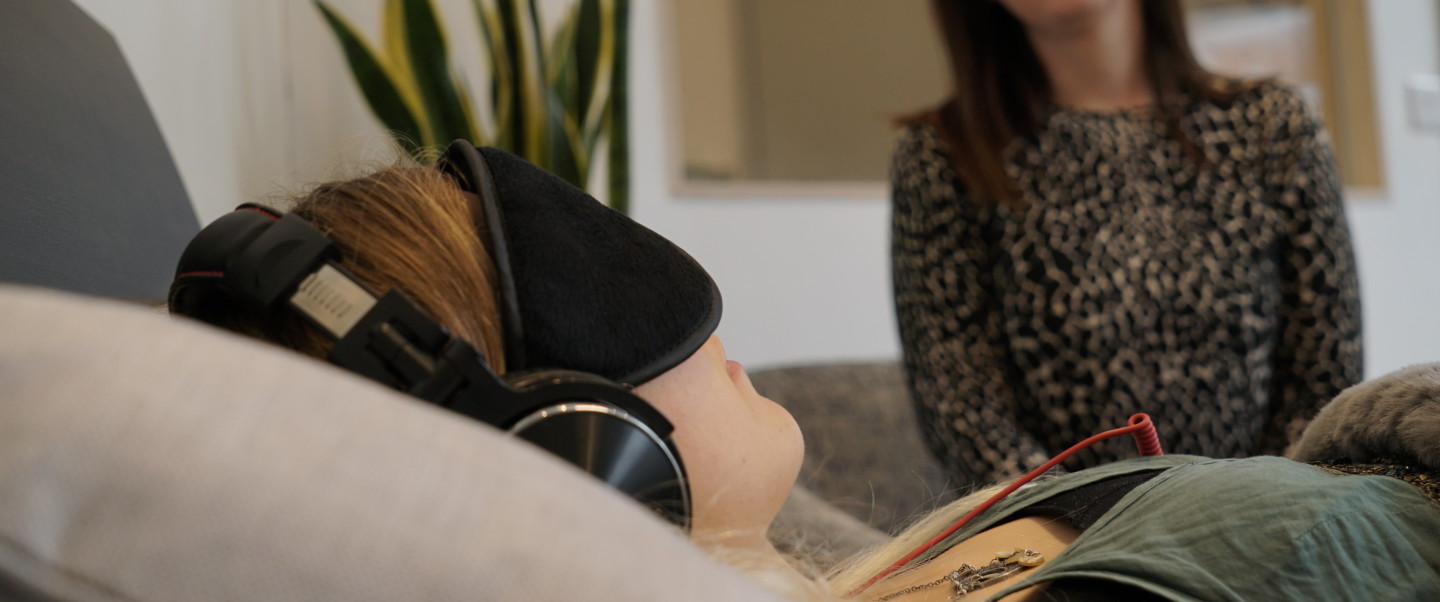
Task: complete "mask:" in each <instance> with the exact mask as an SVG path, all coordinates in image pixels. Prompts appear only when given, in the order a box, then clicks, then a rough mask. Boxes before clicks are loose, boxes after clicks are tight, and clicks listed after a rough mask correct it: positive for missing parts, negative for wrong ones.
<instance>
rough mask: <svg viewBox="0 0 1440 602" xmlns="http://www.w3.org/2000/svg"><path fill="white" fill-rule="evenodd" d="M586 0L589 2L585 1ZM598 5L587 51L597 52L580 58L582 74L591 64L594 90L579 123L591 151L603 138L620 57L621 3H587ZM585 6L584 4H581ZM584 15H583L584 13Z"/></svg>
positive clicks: (599, 0)
mask: <svg viewBox="0 0 1440 602" xmlns="http://www.w3.org/2000/svg"><path fill="white" fill-rule="evenodd" d="M583 1H586V0H582V2H583ZM588 1H591V2H593V3H594V5H595V11H596V12H595V15H594V17H593V20H594V21H595V23H596V26H595V27H594V28H593V29H594V35H595V36H596V39H595V45H594V46H593V48H590V49H588V50H589V51H592V52H594V54H593V55H592V56H588V57H587V56H581V57H580V64H581V66H582V71H583V69H584V65H586V64H589V65H592V68H593V71H592V72H591V76H590V77H591V79H592V83H591V89H590V90H589V92H588V93H587V94H586V95H585V96H583V97H582V98H584V99H585V103H586V104H585V106H584V107H583V108H582V110H583V111H584V113H582V117H581V119H580V123H581V124H582V127H583V128H584V130H583V132H582V133H581V137H582V139H583V140H584V141H585V144H586V146H587V147H589V148H592V149H593V148H594V147H595V145H596V144H598V141H599V139H600V134H601V123H602V121H603V120H604V119H605V114H606V113H607V112H608V111H609V110H610V103H611V91H610V90H611V87H612V85H613V83H614V77H615V69H616V67H617V65H616V63H617V62H619V61H617V59H616V57H617V56H623V55H618V54H617V52H616V43H617V40H616V33H617V27H616V10H615V9H616V2H617V1H618V0H588ZM582 6H583V4H582ZM582 15H583V13H582Z"/></svg>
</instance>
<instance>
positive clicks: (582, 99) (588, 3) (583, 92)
mask: <svg viewBox="0 0 1440 602" xmlns="http://www.w3.org/2000/svg"><path fill="white" fill-rule="evenodd" d="M575 13H576V15H575V20H576V27H575V29H576V33H575V42H574V45H573V46H572V47H571V48H570V56H571V57H572V59H573V60H574V61H575V65H576V71H577V73H576V88H577V90H578V93H577V96H578V99H577V102H578V103H579V104H577V105H575V107H574V109H573V112H574V113H575V114H576V115H581V116H583V115H585V109H586V108H587V107H588V106H589V105H590V98H591V97H592V96H593V95H594V94H595V73H596V71H597V67H598V64H597V61H598V60H599V59H600V39H601V37H602V32H601V30H602V29H603V28H604V26H605V24H604V22H603V19H602V17H601V15H600V1H599V0H579V1H578V2H576V3H575ZM582 121H583V118H582Z"/></svg>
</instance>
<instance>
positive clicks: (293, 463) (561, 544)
mask: <svg viewBox="0 0 1440 602" xmlns="http://www.w3.org/2000/svg"><path fill="white" fill-rule="evenodd" d="M17 598H18V599H24V598H37V599H65V600H145V601H150V600H449V599H457V600H458V599H464V600H690V599H694V600H701V599H704V600H766V599H773V596H772V595H771V594H770V593H769V591H768V590H764V589H761V588H760V587H759V586H757V585H755V584H754V583H753V582H751V581H750V580H749V579H748V578H746V577H745V576H743V575H741V574H739V573H738V572H735V571H733V570H731V569H730V568H728V567H725V566H723V565H721V564H719V563H717V562H714V561H712V560H711V559H710V558H708V557H707V556H705V555H704V554H702V553H701V552H700V551H699V550H698V549H696V548H694V547H693V546H691V545H690V544H689V543H688V542H687V541H685V539H684V538H683V537H682V536H681V535H680V534H679V533H677V532H675V531H674V530H673V529H672V528H670V527H669V526H668V525H666V524H665V523H664V522H662V521H660V520H658V519H656V518H654V517H652V516H650V515H649V514H647V513H646V512H645V511H644V510H643V509H641V508H640V507H639V506H638V505H636V504H634V503H632V502H630V501H629V500H627V499H624V498H622V497H621V496H620V495H618V494H616V493H614V492H612V491H610V490H609V489H607V488H605V487H604V486H602V485H600V484H599V483H598V482H596V481H593V480H591V479H590V478H589V477H587V476H584V475H583V474H581V473H579V472H578V471H575V470H572V469H571V468H570V467H568V466H566V465H564V464H562V463H560V462H558V461H556V460H553V459H552V458H550V457H549V456H548V455H546V454H545V453H544V452H541V451H539V450H537V449H534V448H531V447H529V446H528V445H526V444H523V443H520V442H517V441H515V440H513V439H509V438H507V437H505V436H504V435H503V434H502V433H500V432H498V431H495V430H494V429H491V428H488V427H486V426H484V425H481V424H478V423H475V422H472V421H468V420H465V419H463V418H459V417H457V416H454V415H451V414H449V413H446V412H444V411H442V410H438V409H434V408H431V407H428V406H425V405H423V404H421V403H419V402H415V401H412V400H411V399H410V398H408V397H404V396H401V395H399V394H396V393H394V392H392V391H389V390H386V389H383V388H381V387H379V386H376V385H372V384H371V383H369V382H368V381H365V380H362V379H359V378H356V377H352V376H351V375H349V374H347V373H344V372H341V371H339V370H336V369H333V368H331V367H330V366H328V365H325V364H323V363H320V362H316V361H311V360H308V359H305V358H302V357H299V356H297V355H295V354H293V353H290V352H288V351H284V350H281V349H278V348H272V347H269V346H266V345H263V344H261V343H256V342H252V341H248V340H243V339H240V338H238V337H234V336H231V335H229V334H227V333H223V332H220V331H217V330H214V329H211V328H209V327H206V326H202V325H199V324H195V323H190V322H186V321H183V320H180V319H177V318H171V317H168V316H164V315H160V314H159V313H158V312H157V311H155V310H151V309H147V308H140V307H131V306H122V305H119V304H117V303H116V302H111V301H101V300H96V299H87V298H79V297H74V296H69V295H66V294H59V293H55V292H51V291H45V290H39V289H27V288H17V287H12V286H3V285H0V599H7V600H8V599H17Z"/></svg>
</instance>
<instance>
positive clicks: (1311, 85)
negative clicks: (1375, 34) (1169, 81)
mask: <svg viewBox="0 0 1440 602" xmlns="http://www.w3.org/2000/svg"><path fill="white" fill-rule="evenodd" d="M1365 4H1366V2H1365V1H1363V0H1186V8H1187V10H1188V11H1189V23H1190V28H1191V36H1192V43H1193V44H1194V46H1195V50H1196V54H1197V55H1198V56H1199V57H1200V59H1201V62H1202V63H1205V64H1206V65H1207V66H1209V67H1211V68H1212V69H1215V70H1216V71H1218V72H1221V73H1229V74H1235V75H1243V76H1272V75H1273V76H1277V77H1280V78H1282V79H1284V80H1286V81H1289V82H1291V83H1293V84H1295V85H1296V86H1298V87H1299V88H1300V89H1301V91H1302V93H1303V94H1304V95H1305V97H1306V98H1307V99H1309V100H1310V101H1311V102H1312V103H1314V105H1315V106H1316V107H1317V109H1318V110H1319V112H1320V113H1321V114H1322V115H1323V118H1324V120H1325V122H1326V125H1327V127H1328V128H1329V130H1330V133H1331V136H1332V139H1333V142H1334V143H1335V147H1336V149H1337V155H1338V160H1339V162H1340V165H1341V171H1342V173H1343V177H1344V179H1345V183H1346V185H1347V187H1350V188H1361V189H1381V188H1383V186H1384V178H1383V174H1384V170H1383V169H1382V163H1381V161H1382V158H1381V153H1380V144H1379V140H1378V139H1377V136H1378V134H1377V131H1376V123H1375V119H1376V118H1375V106H1374V92H1373V89H1372V88H1373V85H1372V83H1371V75H1370V50H1369V41H1368V39H1367V31H1366V18H1365ZM668 10H669V13H670V18H671V19H672V20H673V24H674V27H673V29H672V32H671V42H672V43H673V45H674V50H675V52H673V53H671V54H672V57H673V59H672V60H673V63H674V64H673V65H672V72H671V73H672V75H673V77H675V78H676V80H677V81H676V85H675V87H674V90H675V93H674V94H672V95H671V96H672V98H674V99H675V100H676V101H677V104H678V106H675V107H672V112H673V113H674V115H673V117H674V119H673V122H674V123H675V124H676V125H677V126H678V127H677V128H675V129H676V130H677V132H676V137H677V139H676V141H675V147H676V148H678V149H679V150H680V152H678V153H677V154H676V155H675V157H676V158H675V165H674V172H675V179H674V181H675V182H677V186H678V187H679V188H681V189H682V191H683V192H692V193H695V192H698V193H706V192H713V193H720V194H724V193H734V194H744V193H745V191H755V190H759V191H766V192H773V191H775V190H776V189H777V188H779V189H783V190H784V191H785V192H788V193H800V194H803V193H805V192H806V191H810V190H823V191H825V192H827V193H833V192H834V191H836V190H843V189H845V188H846V187H847V186H848V187H851V189H854V190H863V191H866V192H867V193H869V192H873V191H874V190H876V189H877V187H878V186H879V185H881V183H882V182H883V181H884V180H885V179H886V178H887V173H888V169H889V154H890V150H891V145H892V143H893V140H894V137H895V130H894V128H893V126H892V124H893V123H894V121H895V119H896V118H898V117H900V116H903V115H905V114H906V113H908V112H911V111H916V110H919V109H921V108H924V107H927V106H933V105H934V104H935V103H937V102H939V101H940V100H941V99H942V98H943V97H944V96H945V94H946V89H947V85H946V81H947V77H948V76H947V74H946V66H945V62H944V56H943V51H942V46H941V42H940V40H939V37H938V35H937V33H936V32H935V31H934V29H935V28H934V26H933V25H932V23H931V20H930V9H929V1H928V0H862V1H858V2H823V3H817V2H814V1H813V0H705V1H704V2H696V1H693V0H672V1H671V2H670V3H669V6H668Z"/></svg>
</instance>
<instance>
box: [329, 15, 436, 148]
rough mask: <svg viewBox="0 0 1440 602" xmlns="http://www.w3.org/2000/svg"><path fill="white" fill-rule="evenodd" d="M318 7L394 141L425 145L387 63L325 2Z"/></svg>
mask: <svg viewBox="0 0 1440 602" xmlns="http://www.w3.org/2000/svg"><path fill="white" fill-rule="evenodd" d="M315 6H316V7H317V8H319V9H320V13H321V14H322V15H324V17H325V22H326V23H328V24H329V25H330V29H331V31H333V32H335V38H336V40H338V41H339V42H340V48H341V50H342V51H344V53H345V60H346V61H347V62H349V63H350V73H351V75H353V76H354V77H355V83H356V85H358V86H359V87H360V92H361V94H363V95H364V96H365V101H366V103H367V104H369V105H370V111H371V112H372V113H374V114H375V117H376V118H378V119H379V120H380V122H381V123H383V124H384V125H385V127H386V128H388V129H390V130H391V131H392V132H393V133H394V137H395V138H396V139H397V140H399V141H400V143H401V144H402V145H403V146H405V147H406V150H414V149H415V148H416V147H417V146H419V145H422V144H424V133H423V132H424V130H423V128H422V127H421V123H420V121H419V120H418V119H416V116H415V113H414V109H413V108H412V107H411V106H410V105H409V104H408V103H407V102H406V101H405V99H404V97H403V95H402V94H401V92H400V90H399V86H398V85H397V84H396V81H395V78H394V77H393V76H392V75H391V73H390V72H389V70H388V69H387V68H386V66H385V63H384V62H383V61H382V60H381V59H380V58H379V57H378V56H377V55H376V54H375V52H374V51H373V50H371V49H370V46H369V44H367V43H366V42H365V39H364V38H363V37H362V36H361V35H360V34H359V33H358V32H357V31H356V29H355V28H354V27H353V26H351V25H350V23H349V22H348V21H346V20H345V18H344V17H342V16H340V14H339V13H336V12H335V11H334V10H333V9H331V8H330V7H329V6H328V5H326V4H325V3H324V2H320V1H318V0H317V1H316V2H315Z"/></svg>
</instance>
